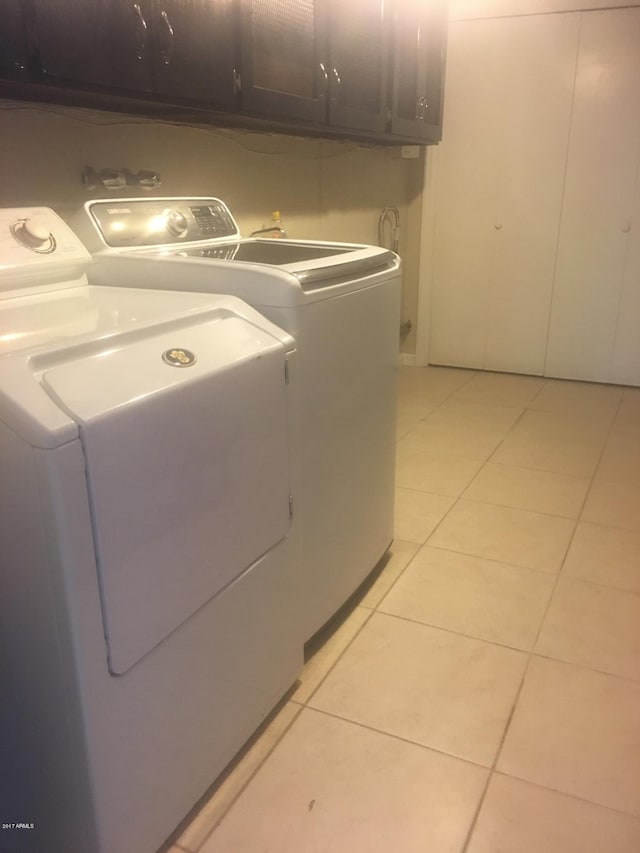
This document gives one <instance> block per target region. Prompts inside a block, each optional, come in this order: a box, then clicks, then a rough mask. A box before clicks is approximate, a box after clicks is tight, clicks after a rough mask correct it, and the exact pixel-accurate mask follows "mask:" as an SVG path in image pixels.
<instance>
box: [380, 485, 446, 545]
mask: <svg viewBox="0 0 640 853" xmlns="http://www.w3.org/2000/svg"><path fill="white" fill-rule="evenodd" d="M454 501H455V498H448V497H445V496H444V495H432V494H430V493H429V492H419V491H417V490H415V489H396V504H395V526H394V530H395V535H396V536H397V537H398V538H399V539H404V540H409V541H411V542H420V543H422V542H424V541H425V540H426V539H427V537H428V536H430V535H431V533H432V532H433V531H434V530H435V528H436V527H437V525H438V524H439V523H440V522H441V521H442V519H443V518H444V516H445V515H446V514H447V512H448V511H449V510H450V509H451V507H452V506H453V503H454Z"/></svg>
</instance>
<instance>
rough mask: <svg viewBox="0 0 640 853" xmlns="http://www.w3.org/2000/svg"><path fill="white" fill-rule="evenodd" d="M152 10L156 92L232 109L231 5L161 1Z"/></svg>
mask: <svg viewBox="0 0 640 853" xmlns="http://www.w3.org/2000/svg"><path fill="white" fill-rule="evenodd" d="M151 9H152V17H153V78H154V88H155V91H156V92H158V93H159V94H162V95H173V96H176V97H180V98H188V99H191V100H195V101H200V102H202V103H212V104H214V105H216V106H221V107H233V106H235V103H236V85H235V79H236V68H237V65H238V56H237V51H236V45H237V28H238V21H237V16H236V3H235V0H215V2H211V0H162V2H161V3H159V2H155V3H153V4H151Z"/></svg>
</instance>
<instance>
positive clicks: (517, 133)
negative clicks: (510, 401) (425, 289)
mask: <svg viewBox="0 0 640 853" xmlns="http://www.w3.org/2000/svg"><path fill="white" fill-rule="evenodd" d="M578 30H579V16H578V15H577V14H566V15H534V16H531V17H520V18H514V19H512V20H510V21H508V22H507V26H506V27H505V38H504V46H503V68H504V73H503V85H502V86H501V91H500V97H501V101H502V122H501V124H500V136H499V150H500V164H499V171H498V191H497V204H496V213H495V221H494V239H495V243H496V251H495V253H494V264H493V271H492V275H491V279H490V282H489V292H488V296H487V329H486V344H485V356H484V367H485V368H487V369H490V370H507V371H515V372H518V373H538V374H541V373H543V371H544V362H545V353H546V344H547V333H548V327H549V312H550V309H551V292H552V286H553V273H554V266H555V260H556V247H557V239H558V227H559V224H560V212H561V206H562V183H563V180H564V170H565V165H566V152H567V144H568V140H569V125H570V120H571V98H572V93H573V81H574V73H575V63H576V56H577V51H578Z"/></svg>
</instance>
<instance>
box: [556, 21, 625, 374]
mask: <svg viewBox="0 0 640 853" xmlns="http://www.w3.org/2000/svg"><path fill="white" fill-rule="evenodd" d="M639 152H640V9H639V8H635V9H633V8H629V9H615V10H607V11H602V12H588V13H584V14H583V15H582V27H581V36H580V50H579V57H578V69H577V77H576V87H575V100H574V109H573V118H572V126H571V137H570V142H569V157H568V163H567V175H566V181H565V195H564V203H563V210H562V218H561V224H560V240H559V247H558V261H557V267H556V276H555V282H554V293H553V301H552V311H551V323H550V327H549V342H548V351H547V360H546V371H545V372H546V373H547V374H548V375H550V376H562V377H567V378H574V379H589V380H599V381H608V380H610V379H611V363H612V359H613V353H614V342H615V330H616V324H617V317H618V310H619V303H620V298H621V293H622V280H623V274H624V265H625V251H626V244H627V241H628V231H627V229H628V224H629V222H630V220H631V217H632V206H633V188H634V183H635V179H636V172H637V163H638V156H639ZM629 298H631V294H629Z"/></svg>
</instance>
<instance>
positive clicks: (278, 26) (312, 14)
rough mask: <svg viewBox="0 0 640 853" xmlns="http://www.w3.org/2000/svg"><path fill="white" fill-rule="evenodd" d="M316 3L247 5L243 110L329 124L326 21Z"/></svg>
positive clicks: (289, 0)
mask: <svg viewBox="0 0 640 853" xmlns="http://www.w3.org/2000/svg"><path fill="white" fill-rule="evenodd" d="M317 6H318V4H317V3H316V2H314V0H242V33H241V46H242V48H241V49H242V104H243V107H244V108H245V109H248V110H251V111H255V112H260V113H265V114H268V115H273V116H283V117H287V118H291V119H300V120H303V121H311V122H324V120H325V114H326V71H325V68H324V64H323V62H322V59H323V56H324V34H323V17H322V15H321V14H320V11H319V9H318V8H317Z"/></svg>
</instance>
